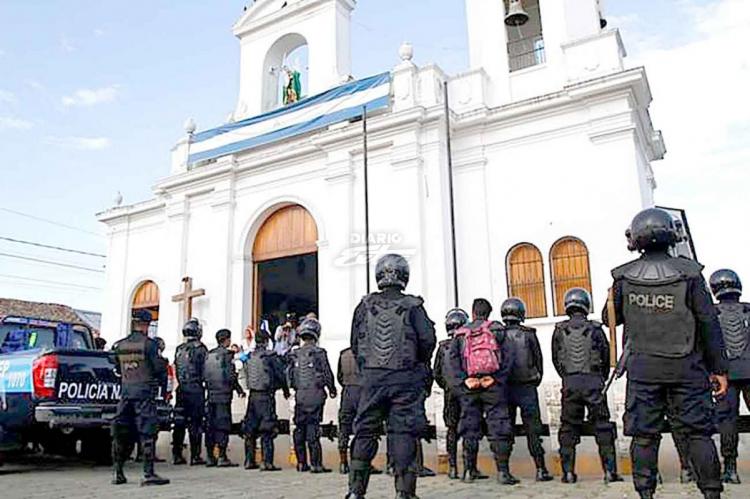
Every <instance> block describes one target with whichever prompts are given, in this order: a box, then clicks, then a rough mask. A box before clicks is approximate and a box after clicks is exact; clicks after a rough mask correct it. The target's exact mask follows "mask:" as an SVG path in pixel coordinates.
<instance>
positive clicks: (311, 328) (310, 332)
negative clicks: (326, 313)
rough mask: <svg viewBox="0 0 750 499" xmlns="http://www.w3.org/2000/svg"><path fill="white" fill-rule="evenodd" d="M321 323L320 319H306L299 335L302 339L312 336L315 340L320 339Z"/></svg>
mask: <svg viewBox="0 0 750 499" xmlns="http://www.w3.org/2000/svg"><path fill="white" fill-rule="evenodd" d="M320 329H321V328H320V322H319V321H318V319H305V320H304V321H302V324H300V326H299V329H298V330H297V334H299V337H300V338H302V339H305V338H307V337H309V336H312V337H313V338H314V339H315V340H317V339H318V338H320Z"/></svg>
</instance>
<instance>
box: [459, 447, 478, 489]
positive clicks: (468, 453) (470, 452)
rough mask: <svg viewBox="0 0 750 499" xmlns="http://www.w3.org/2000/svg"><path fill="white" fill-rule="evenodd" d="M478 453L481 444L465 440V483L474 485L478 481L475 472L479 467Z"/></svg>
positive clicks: (463, 480) (463, 479)
mask: <svg viewBox="0 0 750 499" xmlns="http://www.w3.org/2000/svg"><path fill="white" fill-rule="evenodd" d="M478 452H479V442H476V441H474V440H466V439H464V456H463V457H464V474H463V477H462V478H461V481H462V482H464V483H473V482H474V480H476V477H475V476H474V473H473V470H474V469H476V467H477V454H478Z"/></svg>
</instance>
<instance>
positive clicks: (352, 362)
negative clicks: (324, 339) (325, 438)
mask: <svg viewBox="0 0 750 499" xmlns="http://www.w3.org/2000/svg"><path fill="white" fill-rule="evenodd" d="M336 379H337V380H338V382H339V384H340V385H341V402H340V403H339V460H340V464H339V473H341V474H342V475H346V474H349V438H350V437H351V435H352V431H353V425H354V418H355V416H356V415H357V406H358V405H359V396H360V394H361V393H362V376H361V375H360V373H359V368H358V367H357V359H356V358H355V357H354V353H353V352H352V349H351V348H346V349H344V350H342V351H341V353H340V354H339V363H338V367H337V368H336Z"/></svg>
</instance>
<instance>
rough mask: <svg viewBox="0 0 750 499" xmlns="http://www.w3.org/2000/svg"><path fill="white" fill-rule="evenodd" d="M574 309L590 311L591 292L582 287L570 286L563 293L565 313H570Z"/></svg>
mask: <svg viewBox="0 0 750 499" xmlns="http://www.w3.org/2000/svg"><path fill="white" fill-rule="evenodd" d="M575 310H577V311H579V312H583V313H584V314H586V315H588V314H590V313H591V294H589V292H588V291H586V290H585V289H583V288H571V289H569V290H568V292H567V293H565V313H566V314H568V315H570V314H572V313H573V311H575Z"/></svg>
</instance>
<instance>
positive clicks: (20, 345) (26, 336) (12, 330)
mask: <svg viewBox="0 0 750 499" xmlns="http://www.w3.org/2000/svg"><path fill="white" fill-rule="evenodd" d="M55 333H56V331H55V330H54V329H49V328H34V327H29V326H22V325H17V324H3V325H0V354H2V353H13V352H22V351H25V350H34V349H41V350H42V351H48V350H52V349H54V348H55ZM89 341H90V340H89V336H88V334H87V333H86V332H84V331H80V330H77V329H73V330H72V331H71V332H70V335H69V336H68V341H67V345H59V347H61V348H70V349H74V350H91V349H92V348H93V347H92V346H91V345H90V343H89Z"/></svg>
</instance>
